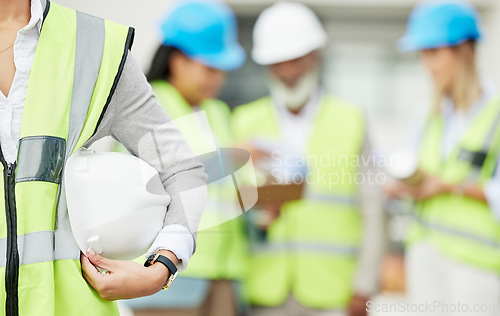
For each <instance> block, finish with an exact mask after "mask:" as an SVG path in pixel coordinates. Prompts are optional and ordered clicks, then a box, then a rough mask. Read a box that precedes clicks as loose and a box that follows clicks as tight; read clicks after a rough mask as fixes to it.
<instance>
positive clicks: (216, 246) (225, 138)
mask: <svg viewBox="0 0 500 316" xmlns="http://www.w3.org/2000/svg"><path fill="white" fill-rule="evenodd" d="M151 86H152V87H153V91H154V92H155V94H156V96H157V99H158V101H159V103H160V104H161V105H162V106H163V108H164V109H165V111H166V112H167V114H168V115H169V116H170V118H171V119H173V120H174V123H175V124H176V125H177V127H178V128H179V130H180V131H181V133H182V135H183V137H184V138H185V139H186V140H187V142H188V143H189V145H190V146H191V148H193V150H194V151H195V152H196V153H197V154H199V153H200V152H201V151H202V150H203V149H204V147H206V146H207V144H209V143H212V142H214V141H215V143H216V144H217V146H218V147H220V148H223V147H230V145H231V134H230V127H229V124H230V110H229V107H228V106H227V105H226V104H225V103H223V102H222V101H219V100H206V101H204V102H202V104H201V105H200V110H202V111H205V113H206V116H207V119H208V122H209V124H210V130H211V132H212V134H211V133H210V132H208V131H206V130H204V129H203V128H201V127H200V123H199V122H197V120H196V119H194V120H189V121H188V122H185V123H186V124H185V125H184V124H181V123H182V122H181V120H179V118H181V119H182V118H186V117H188V116H189V115H190V114H193V113H195V110H193V108H192V107H191V106H190V105H189V104H188V103H187V101H186V100H185V99H184V98H183V97H182V95H181V94H180V93H179V91H177V89H175V88H174V87H173V86H172V85H171V84H169V83H168V82H166V81H154V82H152V83H151ZM178 123H179V124H178ZM197 123H198V124H197ZM207 137H209V138H211V139H206V138H207ZM212 138H214V139H212ZM228 180H231V179H228ZM207 191H208V195H207V203H206V207H205V211H204V213H203V216H202V218H201V224H202V225H201V226H203V223H204V222H206V221H210V220H213V219H210V218H208V217H209V216H213V214H215V215H216V214H217V213H219V212H225V211H228V212H231V211H232V210H235V209H239V204H238V201H237V200H235V196H236V195H235V191H236V188H235V186H234V183H233V182H232V181H222V180H221V181H218V182H217V183H210V184H209V185H208V186H207ZM216 220H217V219H215V221H216ZM245 250H246V244H245V238H244V232H243V222H242V219H241V218H235V219H233V220H230V221H227V222H224V223H222V224H220V225H217V226H215V227H212V228H210V229H205V230H202V231H199V232H198V235H197V242H196V252H195V254H194V255H193V257H192V258H191V259H190V260H189V266H188V268H187V269H186V271H184V272H182V273H181V276H184V277H194V278H202V279H211V280H218V279H226V280H236V279H240V278H241V277H242V274H243V271H244V267H245V258H244V257H245V253H246V251H245Z"/></svg>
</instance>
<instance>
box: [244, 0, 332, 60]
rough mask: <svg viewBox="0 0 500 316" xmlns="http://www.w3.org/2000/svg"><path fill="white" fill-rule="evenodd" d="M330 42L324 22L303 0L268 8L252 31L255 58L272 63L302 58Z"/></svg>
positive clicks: (279, 3)
mask: <svg viewBox="0 0 500 316" xmlns="http://www.w3.org/2000/svg"><path fill="white" fill-rule="evenodd" d="M326 41H327V34H326V32H325V30H324V28H323V26H322V25H321V22H320V21H319V19H318V18H317V16H316V15H315V14H314V12H312V11H311V9H309V8H308V7H306V6H305V5H303V4H300V3H290V2H278V3H276V4H274V5H273V6H271V7H269V8H267V9H265V10H264V11H263V12H262V13H261V14H260V16H259V18H258V19H257V22H256V24H255V28H254V31H253V43H254V45H253V50H252V58H253V60H254V61H255V62H256V63H258V64H260V65H271V64H276V63H280V62H284V61H287V60H292V59H295V58H299V57H302V56H304V55H306V54H308V53H310V52H312V51H314V50H316V49H318V48H321V47H323V46H324V45H325V44H326Z"/></svg>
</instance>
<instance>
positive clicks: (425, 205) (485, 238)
mask: <svg viewBox="0 0 500 316" xmlns="http://www.w3.org/2000/svg"><path fill="white" fill-rule="evenodd" d="M499 115H500V97H498V96H496V97H494V98H493V99H491V100H490V101H489V102H488V103H487V104H485V105H484V107H483V108H482V109H481V110H480V112H479V113H478V114H477V115H476V116H475V117H474V118H473V120H472V121H471V123H470V124H469V126H468V127H467V130H466V131H465V132H464V135H463V137H462V139H461V141H460V142H459V144H458V145H457V146H456V147H455V148H454V149H453V150H452V152H451V153H450V155H449V156H448V157H447V158H445V159H443V158H442V154H441V153H442V149H441V142H442V138H443V131H444V120H443V117H442V116H441V115H440V114H435V115H432V116H430V118H429V120H428V124H427V128H426V131H425V134H424V138H423V141H422V144H421V148H420V166H421V168H422V169H423V170H424V171H426V172H428V173H430V174H432V175H436V176H438V177H439V178H441V179H442V180H443V181H445V182H448V183H455V184H460V183H464V182H465V181H474V182H476V183H478V184H479V185H484V184H485V183H486V182H487V181H488V180H490V179H491V177H492V175H493V172H494V170H495V167H496V162H497V159H498V154H499V150H500V128H499V125H500V124H498V121H499V118H500V116H499ZM473 152H478V153H479V154H478V155H477V157H478V158H479V157H480V156H481V155H482V156H483V158H484V159H483V160H484V163H483V164H482V167H481V168H479V170H477V171H474V168H473V165H472V163H471V162H470V158H471V157H472V156H473V154H472V153H473ZM415 215H416V216H415V221H414V222H413V224H412V225H411V226H410V229H409V231H408V236H407V244H408V246H411V245H412V244H414V243H416V242H419V241H423V240H425V241H428V242H429V243H431V244H432V245H433V246H434V247H436V248H437V249H438V251H439V252H441V253H442V254H443V255H445V256H447V257H449V258H451V259H454V260H458V261H461V262H463V263H466V264H469V265H471V266H474V267H476V268H479V269H485V270H489V271H492V272H496V273H500V223H499V221H498V219H496V218H495V216H494V215H493V212H492V210H491V209H490V207H489V206H488V205H487V204H486V203H484V202H481V201H479V200H476V199H472V198H469V197H466V196H463V195H462V194H453V193H449V194H440V195H437V196H435V197H432V198H430V199H427V200H425V201H423V202H420V203H418V205H417V212H416V214H415Z"/></svg>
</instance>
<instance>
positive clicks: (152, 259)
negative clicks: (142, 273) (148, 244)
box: [144, 254, 177, 275]
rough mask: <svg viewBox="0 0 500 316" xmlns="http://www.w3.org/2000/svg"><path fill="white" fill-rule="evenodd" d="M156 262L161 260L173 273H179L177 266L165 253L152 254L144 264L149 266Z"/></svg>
mask: <svg viewBox="0 0 500 316" xmlns="http://www.w3.org/2000/svg"><path fill="white" fill-rule="evenodd" d="M156 262H160V263H162V264H163V265H164V266H165V267H167V269H168V271H170V273H171V274H172V275H174V274H176V273H177V267H176V266H175V264H174V263H173V262H172V260H170V259H168V258H167V257H165V256H163V255H159V254H152V255H151V256H149V257H148V260H146V262H145V263H144V266H145V267H149V266H151V265H152V264H154V263H156Z"/></svg>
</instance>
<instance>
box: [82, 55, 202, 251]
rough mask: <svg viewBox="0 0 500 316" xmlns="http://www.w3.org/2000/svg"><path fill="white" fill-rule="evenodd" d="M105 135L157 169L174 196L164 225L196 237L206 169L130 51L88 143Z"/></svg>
mask: <svg viewBox="0 0 500 316" xmlns="http://www.w3.org/2000/svg"><path fill="white" fill-rule="evenodd" d="M105 136H112V137H113V138H114V139H116V140H117V141H119V142H120V143H122V144H123V145H124V146H125V147H126V148H127V150H128V151H129V152H130V153H131V154H133V155H134V156H137V157H139V158H141V159H143V160H144V161H146V162H148V163H149V164H150V165H151V166H153V167H155V168H156V169H157V170H158V172H159V173H160V178H161V180H162V182H163V186H164V188H165V190H166V191H167V192H168V193H169V194H170V196H171V198H172V201H171V203H170V206H169V207H168V212H167V216H166V217H165V222H164V226H168V225H182V226H183V227H185V228H187V230H188V231H189V232H190V233H191V235H192V237H193V239H194V241H195V240H196V230H197V228H198V224H199V221H200V218H201V214H202V211H203V207H204V204H205V201H206V181H207V175H206V173H205V172H204V167H203V165H202V164H201V163H200V162H199V161H198V160H197V159H196V156H195V154H194V152H193V151H192V150H191V148H190V147H189V145H188V144H187V142H186V141H185V140H184V138H183V137H182V134H181V133H180V131H179V130H178V129H177V128H176V127H175V125H174V124H173V123H172V121H171V119H170V118H169V116H168V115H167V114H166V113H165V111H164V110H163V108H162V107H161V106H160V105H159V104H158V102H157V101H156V97H155V95H154V94H153V91H152V89H151V86H150V85H149V83H148V82H147V80H146V78H145V76H144V74H143V73H142V70H141V68H140V66H139V65H138V64H137V62H136V61H135V60H134V59H133V58H132V57H131V56H130V55H129V57H128V58H127V60H126V62H125V65H124V69H123V72H122V74H121V77H120V80H119V82H118V85H117V87H116V90H115V92H114V94H113V97H112V99H111V102H110V103H109V105H108V107H107V109H106V111H105V113H104V116H103V119H102V121H101V123H100V125H99V126H98V129H97V131H96V134H95V135H94V136H92V137H91V138H90V139H89V140H88V141H87V142H86V143H85V144H84V146H85V147H88V146H90V145H92V143H94V142H95V141H96V140H98V139H100V138H103V137H105ZM194 241H193V243H194ZM193 250H194V249H193Z"/></svg>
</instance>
